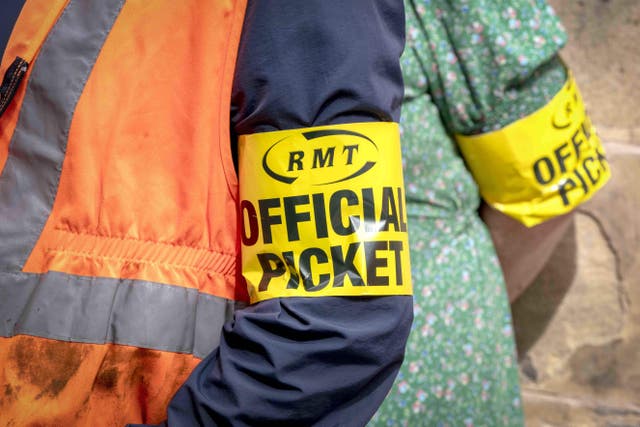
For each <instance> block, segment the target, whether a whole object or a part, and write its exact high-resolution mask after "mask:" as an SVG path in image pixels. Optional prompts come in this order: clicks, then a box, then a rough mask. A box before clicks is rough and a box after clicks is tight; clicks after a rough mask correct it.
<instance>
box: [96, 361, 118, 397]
mask: <svg viewBox="0 0 640 427" xmlns="http://www.w3.org/2000/svg"><path fill="white" fill-rule="evenodd" d="M119 374H120V371H118V368H116V367H115V366H112V367H109V368H106V369H104V370H102V371H100V372H99V373H98V375H97V376H96V380H95V383H94V385H95V387H96V388H99V389H102V390H104V391H112V390H113V389H115V388H116V386H117V385H118V376H119Z"/></svg>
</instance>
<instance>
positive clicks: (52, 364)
mask: <svg viewBox="0 0 640 427" xmlns="http://www.w3.org/2000/svg"><path fill="white" fill-rule="evenodd" d="M245 7H246V1H245V0H216V1H208V2H201V1H197V0H181V1H173V0H156V1H148V0H127V1H126V2H125V1H124V0H27V1H26V3H25V6H24V8H23V9H22V12H21V14H20V17H19V18H18V21H17V23H16V26H15V28H14V30H13V33H12V35H11V38H10V40H9V43H8V46H7V49H6V52H5V54H4V57H3V58H2V64H1V67H0V73H1V75H0V76H3V75H6V72H7V70H9V69H10V68H11V70H12V72H13V73H14V74H13V75H10V76H9V77H10V78H12V79H13V80H10V81H14V82H15V84H14V85H13V86H14V87H11V88H10V89H11V90H12V92H13V93H12V99H10V100H9V99H4V100H3V102H8V104H7V105H6V110H5V111H4V113H3V114H2V116H0V384H1V385H2V390H1V392H0V425H3V426H4V425H10V426H21V425H46V426H50V425H51V426H71V425H82V426H84V425H91V426H97V425H123V424H125V423H138V422H151V423H154V422H160V421H161V420H162V419H164V418H165V416H166V414H165V410H166V406H167V404H168V402H169V400H170V398H171V396H172V395H173V393H174V392H175V391H176V389H177V388H178V387H179V386H180V385H181V384H182V383H183V381H184V380H185V378H186V377H187V376H188V374H189V373H190V372H191V370H192V369H193V368H194V366H195V365H196V364H197V363H198V362H199V360H200V359H201V358H203V357H204V356H206V355H207V354H208V353H209V352H211V351H212V350H213V349H214V348H215V347H216V346H217V344H218V342H219V339H220V334H221V329H222V326H223V324H224V323H225V322H226V321H228V320H229V319H230V318H231V316H232V315H233V311H234V309H235V306H236V304H237V303H238V302H242V301H246V300H247V293H246V292H247V291H246V287H245V288H243V287H242V286H236V283H238V280H237V275H238V273H237V269H236V254H237V252H238V247H239V243H238V241H237V239H236V230H237V221H238V219H237V217H238V215H237V209H236V204H237V200H236V194H237V186H238V184H237V177H236V175H235V171H234V165H233V158H232V150H231V146H230V135H229V132H230V131H229V114H230V112H229V110H230V98H231V86H232V81H233V74H234V67H235V60H236V55H237V47H238V43H239V38H240V34H241V29H242V23H243V19H244V13H245ZM16 64H17V65H18V66H14V67H11V66H12V65H16ZM21 77H23V78H22V79H20V78H21Z"/></svg>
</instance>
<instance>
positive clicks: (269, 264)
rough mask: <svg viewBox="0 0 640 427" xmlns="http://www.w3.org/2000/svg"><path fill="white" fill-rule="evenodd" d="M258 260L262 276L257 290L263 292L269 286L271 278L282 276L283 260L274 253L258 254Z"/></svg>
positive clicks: (283, 271)
mask: <svg viewBox="0 0 640 427" xmlns="http://www.w3.org/2000/svg"><path fill="white" fill-rule="evenodd" d="M258 261H260V266H261V267H262V278H260V283H259V284H258V291H260V292H264V291H266V290H267V288H268V287H269V282H270V281H271V279H273V278H275V277H279V276H282V275H283V274H284V273H285V271H286V268H285V266H284V262H282V260H281V259H280V257H279V256H278V255H276V254H272V253H262V254H258Z"/></svg>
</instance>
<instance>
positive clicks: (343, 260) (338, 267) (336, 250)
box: [331, 242, 364, 288]
mask: <svg viewBox="0 0 640 427" xmlns="http://www.w3.org/2000/svg"><path fill="white" fill-rule="evenodd" d="M359 247H360V242H354V243H351V244H349V247H348V248H347V254H346V256H345V255H343V253H342V246H331V259H332V260H333V277H334V279H333V280H334V282H333V287H334V288H339V287H342V286H343V285H344V278H345V276H348V277H349V280H350V281H351V284H352V285H353V286H364V281H363V280H362V276H361V275H360V272H359V271H358V268H357V267H356V265H355V263H354V260H355V258H356V253H357V252H358V248H359Z"/></svg>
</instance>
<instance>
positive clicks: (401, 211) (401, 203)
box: [398, 187, 407, 232]
mask: <svg viewBox="0 0 640 427" xmlns="http://www.w3.org/2000/svg"><path fill="white" fill-rule="evenodd" d="M404 203H405V200H404V197H403V196H402V187H398V217H399V218H400V231H403V232H406V231H407V219H406V218H405V216H404Z"/></svg>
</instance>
